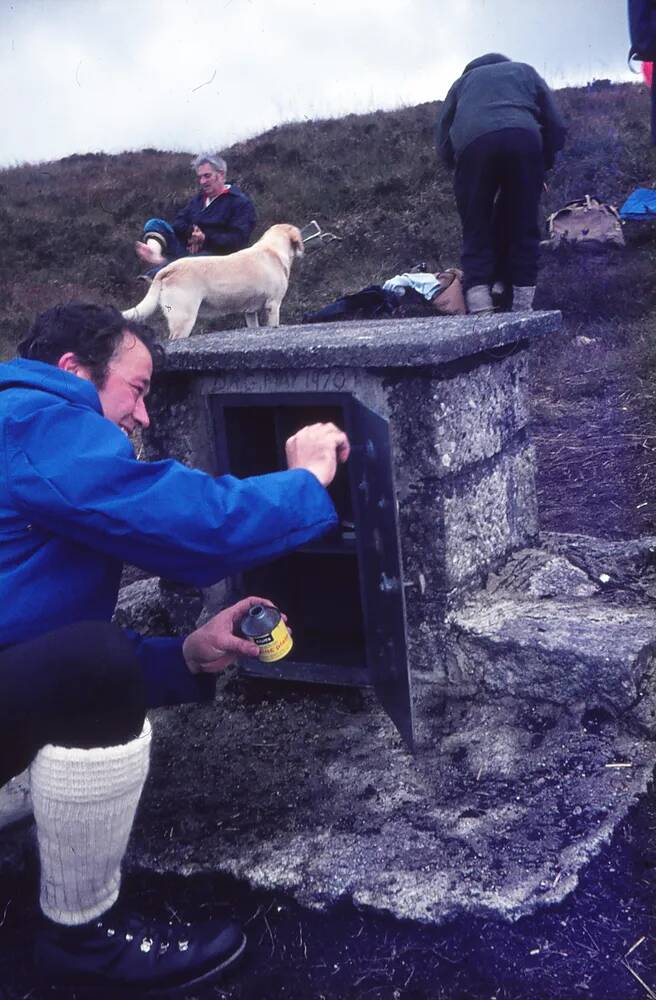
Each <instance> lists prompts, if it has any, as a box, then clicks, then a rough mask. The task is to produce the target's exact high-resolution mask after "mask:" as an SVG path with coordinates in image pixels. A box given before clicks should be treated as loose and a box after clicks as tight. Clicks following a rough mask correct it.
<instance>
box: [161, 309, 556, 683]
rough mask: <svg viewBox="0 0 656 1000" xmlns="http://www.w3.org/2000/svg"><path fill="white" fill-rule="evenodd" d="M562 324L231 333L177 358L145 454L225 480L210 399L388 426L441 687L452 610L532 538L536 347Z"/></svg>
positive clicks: (422, 663)
mask: <svg viewBox="0 0 656 1000" xmlns="http://www.w3.org/2000/svg"><path fill="white" fill-rule="evenodd" d="M558 326H559V316H558V314H534V315H532V316H529V317H526V316H524V317H520V318H516V317H515V318H514V317H513V316H512V315H508V316H505V317H503V316H499V317H493V318H489V319H486V320H481V319H478V320H477V319H475V318H473V317H452V318H444V317H442V318H435V319H428V320H418V321H416V322H415V321H408V320H406V321H381V322H377V323H368V324H365V325H362V324H342V325H337V324H323V325H320V326H312V327H293V328H280V329H279V330H266V331H260V332H257V333H252V332H247V331H231V332H228V333H226V334H225V335H224V334H221V335H218V334H217V335H209V336H205V337H195V338H191V339H190V340H189V341H186V342H183V343H179V342H178V343H175V344H173V345H171V347H170V348H169V357H168V362H167V369H168V370H167V372H166V373H165V375H164V376H163V377H160V379H159V381H158V387H157V390H156V392H155V393H154V394H153V401H152V406H151V408H152V410H153V417H154V419H153V426H154V427H156V428H157V430H156V431H153V432H150V433H149V435H148V437H147V450H148V454H149V456H150V457H158V456H163V455H174V456H176V457H178V458H179V459H181V460H182V461H184V462H187V463H189V464H192V465H195V466H198V467H201V468H204V469H206V470H207V471H210V472H216V471H217V469H216V459H215V454H214V447H213V441H212V438H213V430H212V426H211V414H210V406H209V402H208V401H209V400H210V398H211V397H213V396H217V395H222V394H226V393H229V394H246V395H249V394H253V393H267V394H269V393H286V394H287V393H292V394H298V393H303V394H306V393H308V392H310V393H321V394H326V393H328V394H331V393H348V394H350V395H352V396H353V397H354V398H355V399H357V400H359V401H360V402H362V403H364V404H365V405H366V406H368V407H369V408H371V409H372V410H374V411H375V412H377V413H378V414H380V415H381V416H383V417H385V418H386V419H387V420H388V421H389V428H390V441H391V455H392V465H393V473H394V479H395V484H396V493H397V501H398V516H399V527H400V536H401V549H402V562H403V572H404V584H405V601H406V609H407V619H408V642H409V651H410V662H411V666H412V668H413V669H415V670H419V671H421V672H423V673H431V674H432V675H433V676H434V677H435V679H440V678H441V679H444V677H445V673H444V661H443V656H442V651H443V640H444V623H445V618H446V614H447V612H448V610H449V608H451V607H453V606H456V605H457V604H458V603H460V602H461V601H462V599H463V596H464V595H465V594H466V593H468V592H470V591H471V590H472V589H473V588H476V587H478V586H480V585H481V583H482V581H483V579H484V577H485V575H486V574H487V573H488V572H489V571H490V570H491V569H493V568H494V567H495V566H498V565H500V564H501V563H502V562H503V560H504V559H505V558H506V556H507V555H508V553H509V552H511V551H513V550H514V549H516V548H518V547H521V546H523V545H528V544H530V543H531V542H532V541H533V540H534V539H535V537H536V535H537V530H538V525H537V503H536V495H535V468H534V455H533V450H532V448H531V445H530V441H529V437H528V426H529V412H528V402H527V381H528V375H527V366H528V351H529V345H530V341H531V339H532V338H533V337H536V336H540V335H542V334H545V333H549V332H551V331H552V330H555V329H557V328H558Z"/></svg>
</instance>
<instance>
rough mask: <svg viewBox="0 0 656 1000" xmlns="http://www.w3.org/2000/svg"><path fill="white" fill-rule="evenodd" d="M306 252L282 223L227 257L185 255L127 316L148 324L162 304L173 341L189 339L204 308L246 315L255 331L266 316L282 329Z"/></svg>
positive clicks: (165, 270) (163, 272)
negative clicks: (292, 275) (296, 262)
mask: <svg viewBox="0 0 656 1000" xmlns="http://www.w3.org/2000/svg"><path fill="white" fill-rule="evenodd" d="M302 254H303V240H302V239H301V234H300V232H299V230H298V229H297V228H296V226H289V225H287V224H286V223H281V224H279V225H276V226H271V228H270V229H267V231H266V232H265V233H264V235H263V236H261V237H260V239H259V240H258V241H257V243H254V244H253V246H252V247H247V248H246V249H245V250H238V251H237V253H231V254H228V256H227V257H181V258H180V259H179V260H174V261H173V262H172V263H171V264H167V265H166V267H163V268H162V270H161V271H158V272H157V274H156V275H155V277H154V278H153V282H152V284H151V286H150V288H149V289H148V294H147V295H146V297H145V298H144V299H143V301H142V302H140V303H139V305H137V306H135V307H134V308H133V309H126V310H125V312H124V313H123V316H124V317H125V318H126V319H130V320H145V319H147V318H148V317H149V316H152V314H153V313H154V312H155V310H156V309H157V307H158V306H159V307H160V309H161V310H162V312H163V314H164V316H165V317H166V322H167V323H168V327H169V337H170V338H171V340H177V339H179V338H181V337H188V336H189V334H190V333H191V330H192V327H193V325H194V323H195V322H196V317H197V316H198V311H199V309H200V308H201V305H202V306H203V309H202V313H203V315H205V314H207V315H211V316H227V315H229V314H230V313H239V312H240V313H243V314H244V316H245V317H246V325H247V326H249V327H255V326H259V321H258V313H259V312H262V313H263V315H264V317H265V324H264V325H265V326H278V324H279V322H280V303H281V302H282V300H283V299H284V297H285V293H286V292H287V284H288V282H289V272H290V270H291V266H292V261H293V259H294V257H300V256H302Z"/></svg>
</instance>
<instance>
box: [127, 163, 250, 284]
mask: <svg viewBox="0 0 656 1000" xmlns="http://www.w3.org/2000/svg"><path fill="white" fill-rule="evenodd" d="M192 168H193V170H194V171H195V173H196V177H197V178H198V184H199V187H200V190H199V192H198V194H196V195H195V196H194V197H193V198H192V199H191V201H190V202H189V203H188V204H187V205H185V206H184V208H181V209H180V211H179V212H178V213H177V215H176V216H175V218H174V219H173V222H172V223H169V222H167V221H166V220H165V219H158V218H155V219H149V220H148V221H147V222H146V224H145V226H144V233H143V238H142V240H141V241H140V242H138V243H137V244H136V247H135V249H136V251H137V256H138V257H139V258H140V260H142V261H143V262H144V263H145V264H148V265H150V266H151V267H161V266H162V265H163V264H165V263H167V262H169V261H171V260H177V258H178V257H187V256H190V255H195V254H203V255H207V254H212V255H219V256H223V255H225V254H229V253H234V252H235V251H236V250H243V248H244V247H245V246H247V245H248V241H249V239H250V237H251V234H252V232H253V229H254V228H255V221H256V220H255V208H254V207H253V202H252V201H251V200H250V198H249V197H248V195H246V194H244V192H243V191H240V189H239V188H238V187H237V186H236V184H226V180H225V178H226V171H227V166H226V162H225V160H224V159H223V158H222V157H220V156H215V155H214V154H211V153H201V154H199V156H197V157H196V158H195V159H194V160H193V161H192Z"/></svg>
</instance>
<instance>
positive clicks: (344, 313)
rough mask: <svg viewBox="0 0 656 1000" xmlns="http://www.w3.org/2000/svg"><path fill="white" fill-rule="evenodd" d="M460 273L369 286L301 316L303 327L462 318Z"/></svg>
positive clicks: (417, 275)
mask: <svg viewBox="0 0 656 1000" xmlns="http://www.w3.org/2000/svg"><path fill="white" fill-rule="evenodd" d="M466 312H467V310H466V308H465V299H464V295H463V291H462V271H459V270H458V268H455V267H451V268H447V270H446V271H440V272H437V273H432V272H430V271H406V272H404V273H403V274H395V275H394V277H392V278H388V279H387V280H386V281H385V282H383V284H382V285H368V286H367V287H366V288H362V289H361V290H360V291H359V292H351V293H350V294H348V295H342V296H341V297H340V298H338V299H335V301H334V302H331V303H330V304H329V305H327V306H324V307H323V308H322V309H319V310H318V311H317V312H307V313H305V314H304V315H303V322H304V323H330V322H335V321H337V320H353V319H385V318H391V317H393V318H397V319H398V318H406V317H410V316H434V315H435V314H436V313H438V314H441V315H444V316H461V315H464V313H466Z"/></svg>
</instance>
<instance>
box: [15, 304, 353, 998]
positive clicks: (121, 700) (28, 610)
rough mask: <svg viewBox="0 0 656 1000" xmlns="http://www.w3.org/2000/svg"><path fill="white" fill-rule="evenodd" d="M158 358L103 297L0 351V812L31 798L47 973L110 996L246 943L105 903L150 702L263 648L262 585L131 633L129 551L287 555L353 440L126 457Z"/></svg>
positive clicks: (185, 556)
mask: <svg viewBox="0 0 656 1000" xmlns="http://www.w3.org/2000/svg"><path fill="white" fill-rule="evenodd" d="M161 353H162V348H161V347H160V346H159V345H158V344H157V343H156V342H155V340H154V337H153V334H152V333H151V331H150V330H149V329H148V328H147V327H145V326H143V325H141V324H137V323H129V322H126V321H125V320H124V319H123V318H122V316H121V314H120V313H119V312H118V311H117V310H115V309H113V308H106V307H101V306H94V305H85V304H70V305H66V306H59V307H57V308H55V309H51V310H49V311H48V312H46V313H43V314H41V315H40V316H39V317H37V319H36V321H35V323H34V325H33V326H32V328H31V330H30V333H29V335H28V337H27V338H26V339H25V340H24V341H23V342H22V343H21V344H20V345H19V354H20V357H19V358H18V359H16V360H14V361H10V362H6V363H4V364H1V365H0V429H1V436H0V442H1V443H0V464H1V474H0V606H1V607H2V609H3V610H2V615H1V616H0V786H2V787H1V788H0V825H2V820H3V819H4V821H5V822H6V821H7V820H8V819H12V818H13V819H15V818H17V816H18V814H19V813H20V812H25V811H26V810H27V809H28V808H33V810H34V816H35V819H36V825H37V837H38V842H39V851H40V858H41V889H40V902H41V908H42V910H43V913H44V921H43V926H42V928H41V929H40V931H39V934H38V937H37V946H36V947H37V959H38V963H39V966H40V968H41V971H42V972H43V973H44V974H45V975H46V976H47V977H48V978H49V980H50V982H51V983H52V984H53V985H55V984H59V985H62V986H69V987H70V988H71V989H73V988H76V987H79V988H84V987H89V988H102V989H104V990H109V991H112V990H113V991H115V992H113V993H112V995H116V996H118V995H120V996H135V997H144V996H147V995H149V993H150V992H151V991H152V990H159V991H162V990H168V989H170V988H180V989H181V988H184V987H188V988H192V987H193V986H195V985H196V984H200V983H202V982H209V981H210V980H212V979H213V978H215V977H216V976H217V975H218V974H219V973H220V972H221V971H222V970H224V969H225V968H227V967H228V966H230V965H231V964H232V963H233V962H234V961H236V959H237V958H238V956H239V955H240V953H241V951H242V950H243V948H244V945H245V937H244V935H243V933H242V931H241V928H240V927H239V926H238V925H237V924H236V923H234V922H232V921H229V920H218V921H217V920H212V921H205V922H203V923H200V924H198V925H193V926H191V927H186V928H185V929H184V933H181V932H180V930H179V929H176V928H174V927H171V926H170V925H169V923H168V921H157V920H155V921H150V922H148V923H146V922H145V921H144V920H143V919H142V918H141V917H140V916H139V915H136V914H127V913H123V912H121V910H120V909H119V906H118V904H117V905H115V904H116V900H117V897H118V894H119V886H120V866H121V860H122V858H123V855H124V853H125V850H126V846H127V841H128V837H129V834H130V830H131V827H132V822H133V819H134V814H135V810H136V807H137V803H138V801H139V796H140V794H141V790H142V788H143V784H144V781H145V779H146V774H147V771H148V759H149V744H150V726H149V723H148V720H147V719H146V710H147V709H148V708H150V707H154V706H157V705H170V704H179V703H181V702H185V701H197V700H204V699H209V698H211V697H212V696H213V689H214V675H215V674H216V673H217V672H218V671H220V670H222V669H224V668H225V667H226V666H227V665H228V664H230V663H232V662H234V659H235V657H236V656H238V655H239V654H245V655H249V656H253V655H257V650H258V647H257V646H255V645H254V643H251V642H250V641H247V640H245V639H242V638H239V637H237V636H236V635H235V634H234V632H235V624H236V622H237V621H238V619H239V618H240V617H241V616H242V615H243V614H244V613H245V611H246V610H247V609H248V608H249V607H250V606H251V605H252V604H253V603H257V602H260V600H261V599H260V598H259V597H250V598H246V599H245V600H243V601H240V602H239V603H238V604H236V605H234V606H233V607H230V608H227V609H225V610H223V611H221V612H220V613H219V614H218V615H216V616H215V617H214V618H212V619H211V620H210V621H208V622H207V623H206V624H205V625H203V626H202V627H201V628H198V629H196V630H195V631H194V632H192V633H191V634H190V635H188V636H187V637H186V638H185V639H184V640H183V639H168V638H141V637H140V636H138V635H136V634H134V633H130V632H124V631H123V630H121V629H119V628H118V627H117V626H115V625H113V624H112V623H111V618H112V613H113V610H114V605H115V602H116V597H117V594H118V587H119V581H120V576H121V567H122V564H123V561H129V562H130V563H133V564H136V565H138V566H140V567H142V568H143V569H146V570H148V571H150V572H151V573H153V574H157V575H163V576H166V577H170V578H174V579H176V580H180V581H182V582H188V583H190V584H195V585H198V586H204V585H209V584H211V583H214V582H216V581H217V580H219V579H221V578H222V577H224V576H226V575H228V574H232V573H234V572H237V571H238V570H241V569H244V568H246V567H248V566H251V565H253V564H254V563H258V562H261V561H263V560H267V559H270V558H272V557H274V556H277V555H279V554H281V553H283V552H287V551H289V550H291V549H293V548H295V547H296V546H298V545H301V544H303V543H305V542H307V541H309V540H311V539H313V538H316V537H318V536H319V535H321V534H322V533H323V532H325V531H326V530H327V529H329V528H330V527H332V526H333V525H334V523H335V522H336V514H335V510H334V507H333V504H332V502H331V500H330V498H329V496H328V493H327V491H326V489H325V487H326V486H327V485H328V484H329V483H330V482H331V481H332V479H333V477H334V475H335V471H336V467H337V463H338V462H341V461H345V460H346V458H347V457H348V452H349V444H348V440H347V438H346V436H345V435H344V433H343V432H342V431H340V430H338V428H336V427H335V426H334V425H332V424H316V425H313V426H312V427H309V428H303V429H302V430H301V431H299V432H298V433H297V434H296V435H294V437H292V438H290V440H289V441H288V442H287V462H288V471H285V472H278V473H273V474H270V475H266V476H258V477H253V478H250V479H244V480H238V479H235V478H233V477H231V476H223V477H220V478H218V479H214V478H212V477H211V476H209V475H207V474H205V473H203V472H200V471H198V470H194V469H188V468H186V467H185V466H183V465H181V464H180V463H178V462H175V461H159V462H139V461H137V459H136V457H135V454H134V451H133V448H132V445H131V443H130V440H129V437H128V435H129V434H130V433H131V432H132V431H133V430H135V429H137V428H145V427H147V426H148V423H149V419H148V413H147V409H146V397H147V394H148V390H149V387H150V380H151V376H152V371H153V361H154V360H156V359H157V358H158V356H159V355H160V354H161ZM265 603H267V602H266V601H265ZM17 803H18V808H15V807H16V804H17ZM12 810H13V813H12ZM158 995H159V994H158Z"/></svg>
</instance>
